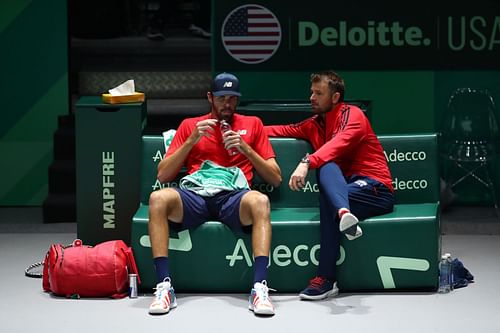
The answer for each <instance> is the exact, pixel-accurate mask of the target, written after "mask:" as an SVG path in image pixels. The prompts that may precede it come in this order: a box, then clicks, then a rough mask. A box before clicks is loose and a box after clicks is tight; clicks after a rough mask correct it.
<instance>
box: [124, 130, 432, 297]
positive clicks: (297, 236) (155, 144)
mask: <svg viewBox="0 0 500 333" xmlns="http://www.w3.org/2000/svg"><path fill="white" fill-rule="evenodd" d="M380 140H381V143H382V145H383V147H384V149H385V153H386V157H387V159H388V161H389V166H390V168H391V172H392V174H393V179H394V187H395V188H396V200H397V204H396V206H395V209H394V212H392V213H390V214H386V215H381V216H377V217H373V218H369V219H367V220H364V221H361V222H360V224H361V226H362V228H363V237H361V238H359V239H357V240H355V241H351V242H350V241H348V240H347V239H345V237H343V238H342V242H341V252H340V256H339V258H338V261H337V266H338V267H337V269H338V284H339V287H340V289H341V291H361V290H384V289H405V290H410V289H411V290H416V289H419V290H422V289H424V290H431V289H435V288H436V287H437V277H438V267H437V264H438V258H439V253H440V248H441V243H440V225H439V224H440V222H439V221H440V216H439V212H440V209H439V176H438V160H437V137H436V135H435V134H420V135H394V136H380ZM271 143H272V145H273V147H274V150H275V153H276V155H277V160H278V163H279V165H280V167H281V171H282V176H283V184H282V185H281V186H280V187H279V188H273V187H272V186H270V185H268V184H265V183H262V182H261V181H260V180H259V179H258V177H257V178H256V179H255V182H254V185H253V188H254V189H256V190H259V191H261V192H264V193H266V194H268V195H269V197H270V200H271V209H272V211H271V223H272V227H273V237H272V244H271V252H270V266H269V284H270V286H271V287H273V288H274V289H277V290H278V292H293V293H296V292H298V291H299V290H301V289H302V288H303V287H304V286H305V285H306V284H307V282H308V280H309V279H310V278H311V277H313V276H314V275H315V273H316V268H317V265H318V258H319V210H318V190H317V184H316V178H315V173H314V172H311V173H310V174H309V176H308V181H307V183H306V186H305V187H304V190H303V191H301V192H294V191H291V190H290V189H289V188H288V185H287V183H288V178H289V176H290V174H291V172H292V171H293V170H294V169H295V167H296V165H297V163H298V161H299V160H300V158H302V157H303V156H304V155H305V153H306V152H310V151H311V147H310V145H309V144H308V143H307V142H305V141H301V140H296V139H286V138H271ZM142 147H143V152H142V154H143V160H142V171H141V172H142V173H141V178H142V180H141V202H140V206H139V208H138V210H137V212H136V213H135V215H134V217H133V221H132V235H131V236H132V239H131V244H132V247H133V249H134V253H135V257H136V261H137V265H138V268H139V271H140V274H141V280H142V288H151V287H154V286H155V284H156V281H155V274H154V268H153V262H152V257H151V248H150V246H151V245H150V242H149V236H148V229H147V224H148V200H149V194H150V193H151V192H152V191H154V190H157V189H160V188H162V187H165V186H177V182H175V181H174V182H171V183H168V184H161V183H159V182H158V181H157V179H156V167H157V164H158V162H159V161H160V159H161V158H162V156H163V154H164V146H163V140H162V137H161V136H143V138H142ZM169 247H170V252H169V257H170V259H171V261H170V262H171V264H170V266H171V267H170V270H171V274H172V279H173V282H174V285H175V288H176V290H177V291H181V292H248V290H249V288H250V285H251V282H252V278H253V267H252V266H253V260H252V248H251V242H250V235H246V234H235V233H233V232H232V231H231V230H230V229H228V228H227V227H226V226H224V225H223V224H221V223H219V222H217V221H210V222H207V223H205V224H203V225H201V226H200V227H198V228H196V229H194V230H184V231H180V232H172V233H171V235H170V246H169Z"/></svg>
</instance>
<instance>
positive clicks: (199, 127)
mask: <svg viewBox="0 0 500 333" xmlns="http://www.w3.org/2000/svg"><path fill="white" fill-rule="evenodd" d="M216 124H217V119H205V120H201V121H199V122H197V123H196V127H195V128H194V129H193V132H192V133H191V135H190V136H189V140H190V141H191V144H192V145H195V144H197V143H198V141H200V139H201V137H202V136H207V137H210V136H211V135H212V133H213V131H214V126H215V125H216Z"/></svg>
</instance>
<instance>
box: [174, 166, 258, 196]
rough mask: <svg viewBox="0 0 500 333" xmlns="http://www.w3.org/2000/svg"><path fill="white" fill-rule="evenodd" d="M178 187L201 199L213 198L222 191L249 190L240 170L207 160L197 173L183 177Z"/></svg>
mask: <svg viewBox="0 0 500 333" xmlns="http://www.w3.org/2000/svg"><path fill="white" fill-rule="evenodd" d="M179 186H180V188H182V189H186V190H190V191H193V192H195V193H197V194H199V195H201V196H203V197H213V196H214V195H216V194H217V193H219V192H222V191H235V190H249V189H250V186H248V182H247V179H246V177H245V175H244V174H243V171H241V169H240V168H238V167H223V166H220V165H218V164H215V163H214V162H212V161H209V160H206V161H204V162H203V163H202V164H201V166H200V169H199V170H198V171H196V172H193V173H192V174H190V175H187V176H184V177H183V178H182V179H181V181H180V185H179Z"/></svg>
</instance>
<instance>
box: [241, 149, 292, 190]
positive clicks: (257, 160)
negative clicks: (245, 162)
mask: <svg viewBox="0 0 500 333" xmlns="http://www.w3.org/2000/svg"><path fill="white" fill-rule="evenodd" d="M241 142H242V144H241V146H240V151H241V152H242V154H244V155H245V156H246V157H247V158H248V159H249V160H250V162H251V163H252V165H253V167H254V168H255V171H256V172H257V173H258V174H259V176H261V177H262V178H263V179H264V181H266V183H268V184H271V185H272V186H274V187H278V186H280V185H281V180H282V179H281V169H280V167H279V165H278V163H277V162H276V159H275V158H274V157H273V158H269V159H267V160H265V159H263V158H262V157H261V156H260V155H259V154H257V152H256V151H255V150H253V149H252V147H250V146H249V145H248V144H247V143H246V142H245V141H243V140H241Z"/></svg>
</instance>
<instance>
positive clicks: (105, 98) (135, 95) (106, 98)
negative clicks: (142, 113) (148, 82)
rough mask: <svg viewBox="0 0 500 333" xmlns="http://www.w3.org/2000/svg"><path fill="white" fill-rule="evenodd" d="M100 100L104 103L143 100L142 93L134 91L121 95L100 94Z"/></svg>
mask: <svg viewBox="0 0 500 333" xmlns="http://www.w3.org/2000/svg"><path fill="white" fill-rule="evenodd" d="M102 101H103V102H104V103H109V104H120V103H138V102H144V93H142V92H137V91H136V92H135V93H133V94H131V95H121V96H115V95H111V94H102Z"/></svg>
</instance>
